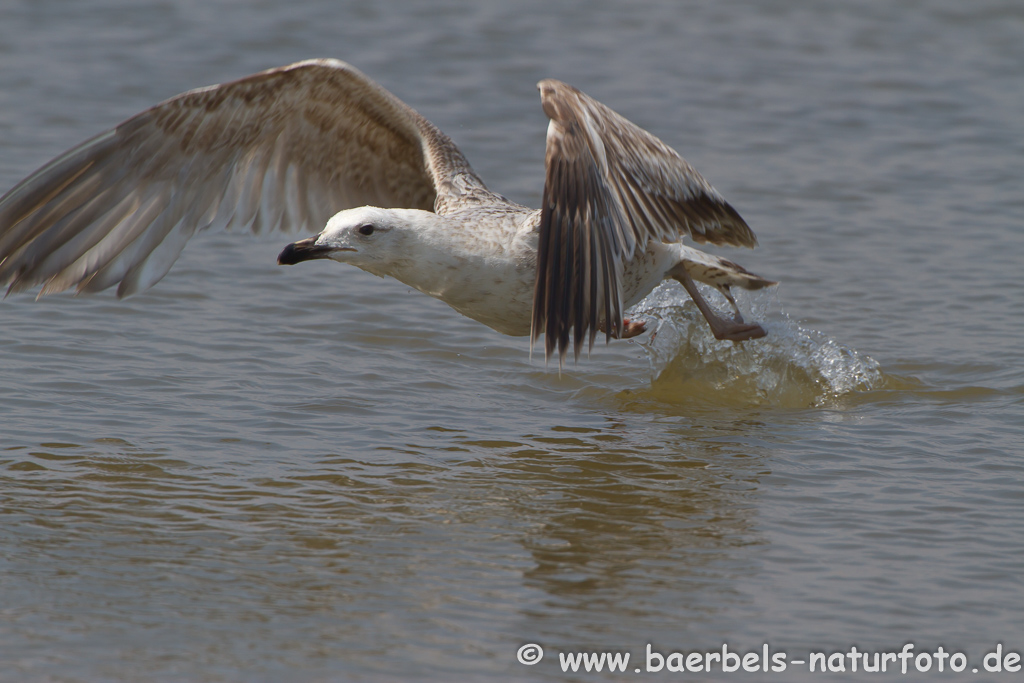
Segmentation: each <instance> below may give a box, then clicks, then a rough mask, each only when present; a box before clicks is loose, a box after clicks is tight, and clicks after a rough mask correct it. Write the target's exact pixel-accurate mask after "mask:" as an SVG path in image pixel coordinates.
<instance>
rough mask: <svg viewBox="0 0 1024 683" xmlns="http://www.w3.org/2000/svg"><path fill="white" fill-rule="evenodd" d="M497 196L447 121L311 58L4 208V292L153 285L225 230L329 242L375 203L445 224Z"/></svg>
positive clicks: (180, 102) (130, 140)
mask: <svg viewBox="0 0 1024 683" xmlns="http://www.w3.org/2000/svg"><path fill="white" fill-rule="evenodd" d="M476 187H480V188H483V183H482V182H481V181H480V179H479V178H478V177H477V176H476V175H475V174H474V173H473V171H472V169H471V168H470V166H469V164H468V162H467V161H466V159H465V158H464V157H463V156H462V153H461V152H459V150H458V148H457V147H455V145H454V144H453V143H452V142H451V140H450V139H449V138H448V137H447V136H445V135H444V134H443V133H442V132H441V131H440V130H438V129H437V127H435V126H434V125H433V124H431V123H430V122H429V121H427V120H426V119H425V118H423V117H422V116H420V115H419V114H417V113H416V112H415V111H413V110H412V109H411V108H410V107H409V106H407V105H406V104H404V103H403V102H402V101H400V100H399V99H398V98H397V97H395V96H394V95H392V94H391V93H390V92H388V91H387V90H385V89H384V88H383V87H381V86H380V85H378V84H377V83H375V82H374V81H372V80H371V79H369V78H368V77H366V76H365V75H363V74H362V73H360V72H359V71H358V70H356V69H354V68H353V67H351V66H349V65H348V64H345V63H344V62H340V61H337V60H310V61H305V62H299V63H296V64H292V65H291V66H286V67H282V68H278V69H271V70H269V71H264V72H262V73H258V74H255V75H252V76H248V77H246V78H243V79H241V80H238V81H234V82H232V83H226V84H223V85H215V86H210V87H207V88H199V89H197V90H192V91H189V92H187V93H184V94H182V95H178V96H177V97H174V98H171V99H170V100H167V101H166V102H163V103H162V104H159V105H157V106H155V107H153V108H151V109H148V110H146V111H144V112H142V113H141V114H138V115H136V116H134V117H132V118H130V119H128V120H127V121H125V122H124V123H122V124H121V125H119V126H117V127H116V128H114V129H113V130H110V131H107V132H106V133H103V134H101V135H98V136H96V137H94V138H92V139H91V140H88V141H86V142H84V143H83V144H81V145H79V146H78V147H75V148H74V149H72V150H70V151H68V152H66V153H65V154H63V155H62V156H60V157H58V158H56V159H54V160H53V161H51V162H50V163H48V164H46V165H45V166H43V167H42V168H41V169H39V170H38V171H36V172H35V173H34V174H32V175H31V176H29V177H28V178H26V179H25V180H23V181H22V182H21V183H19V184H18V185H17V186H16V187H15V188H14V189H12V190H11V191H10V192H8V193H7V194H6V195H5V196H4V197H3V198H2V199H0V284H9V285H10V286H9V289H8V292H11V291H19V290H22V289H26V288H28V287H33V286H36V285H43V286H42V290H41V292H40V295H42V294H48V293H51V292H58V291H61V290H64V289H67V288H69V287H73V286H77V288H78V291H86V292H92V291H98V290H101V289H105V288H107V287H110V286H112V285H114V284H118V283H119V287H118V290H117V291H118V295H119V296H124V295H127V294H132V293H134V292H137V291H140V290H142V289H145V288H147V287H150V286H151V285H153V284H154V283H156V282H157V281H158V280H160V278H162V277H163V276H164V275H165V274H166V273H167V270H168V269H169V268H170V266H171V264H172V263H174V261H175V260H176V259H177V258H178V255H179V254H180V253H181V250H182V249H183V248H184V246H185V243H186V242H187V240H188V239H189V238H190V237H191V236H192V235H193V234H194V233H195V232H196V230H202V229H204V228H207V227H209V226H211V225H233V226H251V227H252V229H253V230H254V231H257V232H258V231H260V230H262V229H295V228H299V229H303V230H320V229H322V228H323V226H324V225H325V224H326V223H327V220H328V219H329V218H330V217H331V216H332V215H334V214H335V213H337V212H338V211H340V210H342V209H345V208H351V207H356V206H361V205H364V204H372V205H376V206H382V207H390V208H420V209H426V210H433V209H435V207H436V209H437V210H438V211H443V210H444V208H445V206H446V201H447V200H448V199H450V198H451V197H452V196H453V195H457V194H458V193H459V192H460V191H462V190H465V189H466V188H476Z"/></svg>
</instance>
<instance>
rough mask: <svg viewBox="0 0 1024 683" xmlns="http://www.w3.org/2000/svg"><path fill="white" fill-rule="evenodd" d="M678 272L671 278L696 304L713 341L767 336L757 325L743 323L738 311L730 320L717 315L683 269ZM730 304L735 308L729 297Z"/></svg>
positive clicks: (742, 339) (743, 339)
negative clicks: (708, 326)
mask: <svg viewBox="0 0 1024 683" xmlns="http://www.w3.org/2000/svg"><path fill="white" fill-rule="evenodd" d="M678 271H681V272H680V273H679V274H676V273H673V277H674V278H675V279H676V280H678V281H679V282H680V283H682V285H683V287H685V288H686V291H687V292H688V293H689V294H690V298H691V299H693V303H695V304H697V308H698V309H699V310H700V312H701V313H702V314H703V315H704V319H705V320H707V321H708V325H710V326H711V333H712V334H713V335H715V339H729V340H731V341H745V340H747V339H760V338H761V337H763V336H765V334H767V332H765V331H764V328H763V327H761V326H760V325H758V324H757V323H745V322H743V316H741V315H740V312H739V310H738V309H737V311H736V315H735V316H733V318H732V320H729V319H728V318H723V317H722V316H720V315H718V313H716V312H715V310H714V309H713V308H711V306H710V305H709V304H708V302H707V301H706V300H705V299H704V297H703V296H702V295H701V293H700V290H699V289H697V284H696V283H695V282H694V281H693V278H691V277H690V276H689V274H687V272H686V271H685V270H684V269H683V268H679V269H678ZM730 302H731V303H732V304H733V307H735V306H736V302H735V301H732V299H731V297H730Z"/></svg>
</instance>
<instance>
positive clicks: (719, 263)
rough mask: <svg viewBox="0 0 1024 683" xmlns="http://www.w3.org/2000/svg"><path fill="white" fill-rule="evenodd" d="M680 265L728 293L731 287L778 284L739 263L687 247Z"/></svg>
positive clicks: (753, 287) (708, 283)
mask: <svg viewBox="0 0 1024 683" xmlns="http://www.w3.org/2000/svg"><path fill="white" fill-rule="evenodd" d="M679 267H682V268H685V269H686V272H687V274H688V275H689V276H690V277H692V278H693V279H694V280H696V281H697V282H703V283H704V284H706V285H711V286H712V287H714V288H715V289H717V290H718V291H720V292H722V293H723V294H728V293H729V288H730V287H742V288H743V289H761V288H763V287H771V286H772V285H777V284H778V283H777V282H774V281H772V280H768V279H766V278H763V277H761V276H760V275H755V274H754V273H751V272H750V271H748V270H747V269H746V268H744V267H743V266H741V265H739V264H738V263H733V262H732V261H729V260H727V259H724V258H720V257H718V256H712V255H711V254H705V253H704V252H702V251H699V250H697V249H692V248H687V249H686V251H685V252H684V253H683V258H682V259H681V260H680V262H679V265H678V266H676V268H679Z"/></svg>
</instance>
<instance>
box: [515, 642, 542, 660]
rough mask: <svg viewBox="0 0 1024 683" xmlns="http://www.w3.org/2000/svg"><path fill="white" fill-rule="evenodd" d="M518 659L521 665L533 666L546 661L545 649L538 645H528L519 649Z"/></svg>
mask: <svg viewBox="0 0 1024 683" xmlns="http://www.w3.org/2000/svg"><path fill="white" fill-rule="evenodd" d="M516 659H518V660H519V663H520V664H525V665H526V666H533V665H534V664H536V663H537V662H539V661H540V660H542V659H544V648H542V647H541V646H540V645H538V644H537V643H527V644H526V645H523V646H522V647H521V648H519V652H517V653H516Z"/></svg>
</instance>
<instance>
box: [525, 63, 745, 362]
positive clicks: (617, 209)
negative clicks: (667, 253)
mask: <svg viewBox="0 0 1024 683" xmlns="http://www.w3.org/2000/svg"><path fill="white" fill-rule="evenodd" d="M538 89H539V90H540V94H541V103H542V104H543V107H544V112H545V113H546V114H547V115H548V117H549V118H550V119H551V123H550V124H549V126H548V135H547V154H546V157H545V165H546V177H545V182H544V205H543V207H542V209H541V224H540V241H539V249H538V254H537V281H536V286H535V289H534V301H533V325H532V331H531V338H532V339H533V340H534V341H535V340H536V339H538V338H539V337H540V335H541V334H542V333H543V334H544V335H545V343H544V348H545V355H546V356H548V357H550V356H551V354H552V353H553V352H554V351H555V350H556V349H557V350H558V353H559V362H562V359H564V357H565V354H566V351H567V349H568V346H569V338H570V330H572V341H573V350H574V353H575V357H576V358H577V359H578V358H579V355H580V351H581V349H582V345H583V341H584V339H588V338H589V345H590V346H591V347H592V346H593V343H594V338H595V336H596V333H597V329H598V326H599V325H601V324H603V326H604V330H605V334H606V337H607V338H609V339H610V338H611V337H617V336H619V334H620V333H621V331H622V296H621V291H620V287H619V280H620V277H621V274H622V264H623V263H624V262H625V261H627V260H629V259H630V258H632V257H633V255H634V254H635V253H636V251H637V250H638V249H640V250H642V249H645V248H646V245H647V242H648V241H649V240H652V239H656V240H661V241H664V242H676V241H678V240H679V239H681V238H682V236H683V235H689V236H690V237H692V238H693V239H694V241H696V242H701V243H704V242H710V243H712V244H718V245H732V246H745V247H753V246H754V245H755V244H756V243H757V240H756V238H755V237H754V233H753V232H752V231H751V230H750V228H749V227H748V226H747V224H746V223H745V222H744V221H743V219H742V218H741V217H740V216H739V214H738V213H736V210H735V209H733V208H732V207H731V206H730V205H729V204H728V203H727V202H726V201H725V200H724V199H723V198H722V197H721V195H719V194H718V192H717V191H716V190H715V189H714V188H713V187H711V185H709V184H708V182H707V181H706V180H704V178H702V177H701V176H700V174H699V173H697V171H696V170H694V169H693V167H692V166H690V165H689V164H688V163H686V161H685V160H684V159H683V158H682V157H681V156H679V154H677V153H676V152H675V151H674V150H673V149H672V148H670V147H669V146H668V145H666V144H665V143H663V142H661V141H660V140H659V139H658V138H656V137H654V136H653V135H651V134H650V133H648V132H647V131H645V130H643V129H641V128H639V127H637V126H636V125H634V124H632V123H630V122H629V121H627V120H626V119H625V118H623V117H621V116H619V115H618V114H616V113H615V112H614V111H612V110H611V109H609V108H608V107H606V106H604V105H603V104H601V103H600V102H597V101H596V100H594V99H592V98H590V97H588V96H587V95H585V94H583V93H582V92H580V91H579V90H577V89H576V88H573V87H572V86H570V85H567V84H565V83H562V82H560V81H555V80H544V81H541V82H540V83H539V84H538Z"/></svg>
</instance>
